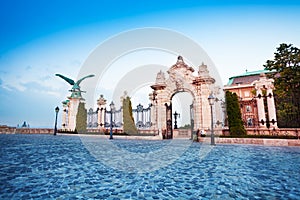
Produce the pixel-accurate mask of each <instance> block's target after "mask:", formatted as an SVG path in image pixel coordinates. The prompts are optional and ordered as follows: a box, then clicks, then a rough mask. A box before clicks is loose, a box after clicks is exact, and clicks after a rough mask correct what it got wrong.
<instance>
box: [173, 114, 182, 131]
mask: <svg viewBox="0 0 300 200" xmlns="http://www.w3.org/2000/svg"><path fill="white" fill-rule="evenodd" d="M173 115H174V119H175V120H174V129H178V127H177V117H178V118H179V117H180V114H179V113H177V112H176V111H175V113H174V114H173Z"/></svg>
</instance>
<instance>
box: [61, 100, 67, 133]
mask: <svg viewBox="0 0 300 200" xmlns="http://www.w3.org/2000/svg"><path fill="white" fill-rule="evenodd" d="M62 106H63V110H62V124H61V127H62V129H63V130H67V127H68V124H69V123H68V121H69V119H68V118H69V114H68V113H69V100H66V101H63V102H62Z"/></svg>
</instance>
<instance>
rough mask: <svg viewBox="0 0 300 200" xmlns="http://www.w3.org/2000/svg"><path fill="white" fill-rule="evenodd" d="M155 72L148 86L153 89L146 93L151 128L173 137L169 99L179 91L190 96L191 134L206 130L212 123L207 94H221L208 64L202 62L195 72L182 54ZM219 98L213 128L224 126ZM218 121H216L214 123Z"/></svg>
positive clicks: (162, 134)
mask: <svg viewBox="0 0 300 200" xmlns="http://www.w3.org/2000/svg"><path fill="white" fill-rule="evenodd" d="M167 74H168V78H166V75H165V73H164V72H162V71H160V72H158V74H157V76H156V82H155V84H154V85H152V86H151V88H152V89H153V92H152V93H151V94H150V95H149V96H150V100H151V101H152V107H151V109H152V110H151V122H152V129H154V130H157V131H158V132H159V134H160V135H161V137H162V138H173V130H172V123H173V120H172V115H173V114H172V98H173V96H174V95H175V94H177V93H180V92H188V93H190V94H191V95H192V98H193V104H192V105H191V115H193V116H191V118H192V121H193V130H192V133H193V132H194V131H196V130H206V131H207V130H209V129H210V123H211V114H210V105H209V102H208V96H209V94H211V93H212V94H213V95H214V96H215V97H218V96H220V94H221V96H223V95H222V94H223V91H222V90H221V87H219V86H216V85H215V79H214V78H213V77H212V76H211V75H210V74H209V70H208V68H207V66H206V65H205V64H204V63H202V65H200V66H199V69H198V71H197V72H195V70H194V69H193V68H192V67H190V66H188V65H187V64H186V63H185V62H184V61H183V58H182V57H181V56H178V59H177V62H176V64H174V65H173V66H171V67H170V68H169V70H168V71H167ZM221 103H222V102H221V99H220V98H216V103H215V105H214V109H213V112H214V115H213V116H214V124H215V126H216V128H218V127H217V126H220V128H221V127H222V126H223V125H224V110H223V109H222V107H221ZM216 122H217V123H216Z"/></svg>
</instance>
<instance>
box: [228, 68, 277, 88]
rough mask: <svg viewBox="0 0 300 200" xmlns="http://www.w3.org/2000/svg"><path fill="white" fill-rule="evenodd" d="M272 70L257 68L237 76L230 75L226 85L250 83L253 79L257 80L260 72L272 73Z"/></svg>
mask: <svg viewBox="0 0 300 200" xmlns="http://www.w3.org/2000/svg"><path fill="white" fill-rule="evenodd" d="M272 72H273V71H270V70H258V71H252V72H248V71H246V72H245V73H243V74H241V75H238V76H232V77H230V78H229V81H228V83H227V85H236V84H251V83H252V82H253V81H255V80H259V76H260V74H262V73H264V74H267V73H272Z"/></svg>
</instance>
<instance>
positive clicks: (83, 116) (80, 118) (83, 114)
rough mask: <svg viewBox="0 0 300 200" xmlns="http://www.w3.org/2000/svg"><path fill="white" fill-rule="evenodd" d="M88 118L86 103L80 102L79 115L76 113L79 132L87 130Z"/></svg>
mask: <svg viewBox="0 0 300 200" xmlns="http://www.w3.org/2000/svg"><path fill="white" fill-rule="evenodd" d="M86 120H87V110H86V109H85V106H84V103H83V102H80V103H79V105H78V110H77V115H76V128H75V130H76V131H77V133H85V132H86V126H87V123H86Z"/></svg>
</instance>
